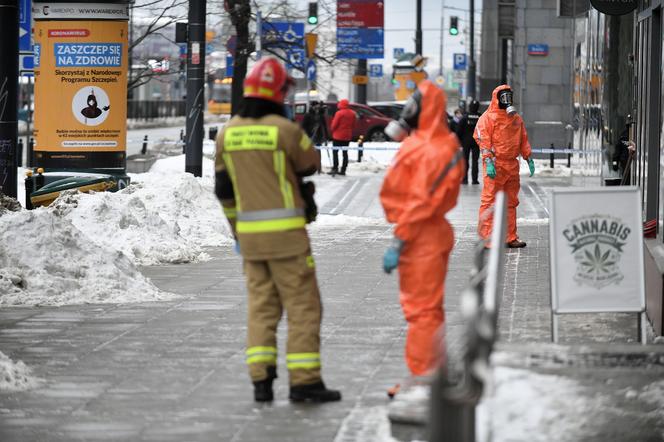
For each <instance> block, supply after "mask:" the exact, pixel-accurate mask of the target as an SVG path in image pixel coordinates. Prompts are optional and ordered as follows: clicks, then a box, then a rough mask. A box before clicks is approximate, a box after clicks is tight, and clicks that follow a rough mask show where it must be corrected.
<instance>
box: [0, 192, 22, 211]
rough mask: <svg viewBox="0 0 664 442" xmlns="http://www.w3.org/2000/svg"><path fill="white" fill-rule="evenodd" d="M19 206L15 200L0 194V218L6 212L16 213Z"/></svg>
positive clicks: (19, 208)
mask: <svg viewBox="0 0 664 442" xmlns="http://www.w3.org/2000/svg"><path fill="white" fill-rule="evenodd" d="M19 210H21V205H20V204H19V202H18V201H17V200H15V199H14V198H11V197H9V196H7V195H5V194H4V193H2V192H0V216H2V215H3V214H5V213H8V212H18V211H19Z"/></svg>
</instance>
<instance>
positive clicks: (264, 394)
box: [254, 366, 277, 402]
mask: <svg viewBox="0 0 664 442" xmlns="http://www.w3.org/2000/svg"><path fill="white" fill-rule="evenodd" d="M276 378H277V367H274V366H269V367H267V378H266V379H264V380H262V381H257V382H254V400H255V401H256V402H272V401H273V400H274V392H273V391H272V382H273V381H274V380H275V379H276Z"/></svg>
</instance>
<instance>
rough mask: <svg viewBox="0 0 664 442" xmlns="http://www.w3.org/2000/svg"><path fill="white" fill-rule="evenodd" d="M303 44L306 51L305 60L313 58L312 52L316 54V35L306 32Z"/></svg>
mask: <svg viewBox="0 0 664 442" xmlns="http://www.w3.org/2000/svg"><path fill="white" fill-rule="evenodd" d="M304 43H305V46H306V49H307V58H314V52H316V44H317V43H318V34H313V33H311V32H308V33H307V34H306V35H305V36H304Z"/></svg>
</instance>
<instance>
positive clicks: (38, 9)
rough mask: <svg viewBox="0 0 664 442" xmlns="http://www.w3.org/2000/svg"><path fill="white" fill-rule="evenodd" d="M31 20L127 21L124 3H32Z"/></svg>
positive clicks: (127, 10)
mask: <svg viewBox="0 0 664 442" xmlns="http://www.w3.org/2000/svg"><path fill="white" fill-rule="evenodd" d="M32 15H33V18H35V19H38V20H53V19H65V20H78V19H87V20H95V19H96V20H102V19H103V20H128V19H129V6H127V4H126V3H49V2H44V3H33V4H32Z"/></svg>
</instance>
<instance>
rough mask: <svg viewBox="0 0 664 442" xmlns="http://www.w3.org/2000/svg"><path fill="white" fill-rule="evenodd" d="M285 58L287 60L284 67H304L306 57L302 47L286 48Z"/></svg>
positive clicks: (301, 68)
mask: <svg viewBox="0 0 664 442" xmlns="http://www.w3.org/2000/svg"><path fill="white" fill-rule="evenodd" d="M286 58H287V59H288V62H286V69H292V68H295V69H300V70H304V69H305V67H306V65H305V61H306V57H305V53H304V49H299V48H293V49H287V50H286Z"/></svg>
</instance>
